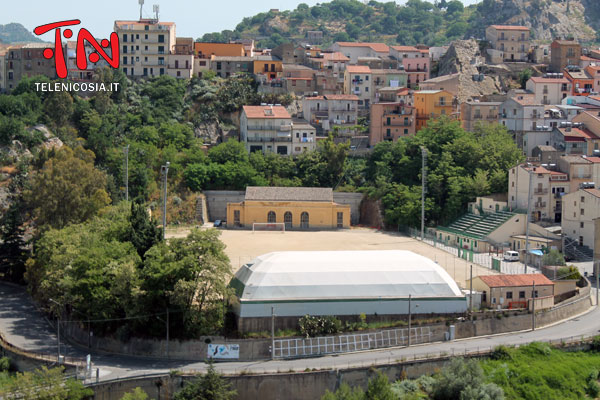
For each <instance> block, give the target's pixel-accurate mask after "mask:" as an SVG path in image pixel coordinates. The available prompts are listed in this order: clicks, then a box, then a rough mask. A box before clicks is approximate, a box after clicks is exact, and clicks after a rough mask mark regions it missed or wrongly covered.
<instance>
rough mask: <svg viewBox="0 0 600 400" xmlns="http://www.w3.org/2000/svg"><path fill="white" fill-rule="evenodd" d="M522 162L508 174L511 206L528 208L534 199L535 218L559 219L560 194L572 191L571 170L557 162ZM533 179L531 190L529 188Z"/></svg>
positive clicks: (533, 214) (509, 202)
mask: <svg viewBox="0 0 600 400" xmlns="http://www.w3.org/2000/svg"><path fill="white" fill-rule="evenodd" d="M552 168H553V169H550V166H548V168H546V167H544V166H541V165H529V166H528V165H527V164H521V165H518V166H516V167H513V168H511V169H510V171H509V174H508V205H509V207H510V208H511V209H512V210H521V211H525V212H526V210H527V207H528V204H529V203H531V216H532V221H534V222H535V221H540V220H544V221H552V222H560V221H561V218H562V203H561V197H560V196H561V195H562V194H564V193H569V192H570V181H569V175H568V173H565V172H564V171H563V172H561V171H562V170H561V169H560V168H557V167H556V166H554V167H552ZM530 181H531V190H530V186H529V185H530Z"/></svg>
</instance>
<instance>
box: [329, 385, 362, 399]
mask: <svg viewBox="0 0 600 400" xmlns="http://www.w3.org/2000/svg"><path fill="white" fill-rule="evenodd" d="M321 400H365V393H364V392H363V391H362V389H361V388H360V387H355V388H351V387H350V386H349V385H348V384H347V383H345V382H344V383H342V384H341V385H340V387H339V389H338V390H336V391H335V392H334V393H332V392H330V391H329V390H327V391H326V392H325V394H324V395H323V396H322V397H321Z"/></svg>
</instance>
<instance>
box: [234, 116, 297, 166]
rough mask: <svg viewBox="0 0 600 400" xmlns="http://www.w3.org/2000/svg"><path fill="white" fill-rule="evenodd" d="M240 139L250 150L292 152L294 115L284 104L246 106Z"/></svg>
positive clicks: (283, 153) (241, 118)
mask: <svg viewBox="0 0 600 400" xmlns="http://www.w3.org/2000/svg"><path fill="white" fill-rule="evenodd" d="M240 141H241V142H243V143H244V144H245V145H246V149H247V150H248V151H249V152H253V151H262V152H263V153H267V152H275V153H277V154H282V155H287V154H292V117H291V116H290V114H289V113H288V112H287V110H286V109H285V107H283V106H276V105H265V106H244V107H243V109H242V114H241V116H240Z"/></svg>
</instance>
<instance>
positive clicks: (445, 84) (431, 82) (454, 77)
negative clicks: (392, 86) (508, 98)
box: [419, 74, 497, 114]
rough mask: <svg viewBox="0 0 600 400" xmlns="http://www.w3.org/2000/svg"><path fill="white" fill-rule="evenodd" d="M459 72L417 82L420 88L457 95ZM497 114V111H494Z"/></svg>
mask: <svg viewBox="0 0 600 400" xmlns="http://www.w3.org/2000/svg"><path fill="white" fill-rule="evenodd" d="M459 77H460V74H451V75H442V76H438V77H436V78H431V79H427V80H426V81H423V82H421V83H419V89H420V90H446V91H448V92H450V93H452V94H453V95H454V96H455V97H456V96H458V92H459V90H460V89H459V88H460V81H459ZM496 114H497V112H496Z"/></svg>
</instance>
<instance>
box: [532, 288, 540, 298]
mask: <svg viewBox="0 0 600 400" xmlns="http://www.w3.org/2000/svg"><path fill="white" fill-rule="evenodd" d="M533 297H536V298H537V297H539V296H538V291H537V290H534V291H533Z"/></svg>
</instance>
